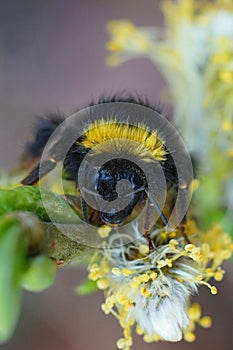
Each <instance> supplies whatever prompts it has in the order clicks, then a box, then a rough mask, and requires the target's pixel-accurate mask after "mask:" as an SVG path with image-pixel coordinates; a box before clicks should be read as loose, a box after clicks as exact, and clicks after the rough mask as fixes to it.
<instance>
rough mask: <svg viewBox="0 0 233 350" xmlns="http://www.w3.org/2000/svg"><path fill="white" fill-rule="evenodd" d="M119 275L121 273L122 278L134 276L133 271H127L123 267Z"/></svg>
mask: <svg viewBox="0 0 233 350" xmlns="http://www.w3.org/2000/svg"><path fill="white" fill-rule="evenodd" d="M121 273H122V274H123V275H124V276H129V275H132V274H134V272H133V271H130V270H128V269H127V268H126V267H123V269H122V270H121Z"/></svg>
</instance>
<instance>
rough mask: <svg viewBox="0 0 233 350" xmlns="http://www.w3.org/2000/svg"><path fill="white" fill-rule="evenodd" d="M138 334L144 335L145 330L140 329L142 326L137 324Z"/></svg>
mask: <svg viewBox="0 0 233 350" xmlns="http://www.w3.org/2000/svg"><path fill="white" fill-rule="evenodd" d="M136 333H137V334H138V335H142V334H143V333H144V332H143V330H142V329H141V328H140V326H139V325H138V324H137V326H136Z"/></svg>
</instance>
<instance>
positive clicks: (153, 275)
mask: <svg viewBox="0 0 233 350" xmlns="http://www.w3.org/2000/svg"><path fill="white" fill-rule="evenodd" d="M157 277H158V273H157V272H155V271H153V272H151V274H150V278H151V279H152V280H155V279H156V278H157Z"/></svg>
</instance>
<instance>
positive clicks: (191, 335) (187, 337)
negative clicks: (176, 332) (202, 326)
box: [184, 332, 196, 343]
mask: <svg viewBox="0 0 233 350" xmlns="http://www.w3.org/2000/svg"><path fill="white" fill-rule="evenodd" d="M184 339H185V340H186V341H187V342H188V343H192V342H194V341H195V340H196V335H195V334H194V333H192V332H187V333H186V332H185V333H184Z"/></svg>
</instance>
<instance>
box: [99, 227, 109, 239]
mask: <svg viewBox="0 0 233 350" xmlns="http://www.w3.org/2000/svg"><path fill="white" fill-rule="evenodd" d="M111 230H112V229H111V227H109V226H107V225H106V226H104V225H103V226H101V227H99V228H98V234H99V236H100V237H101V238H107V237H108V236H109V234H110V232H111Z"/></svg>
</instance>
